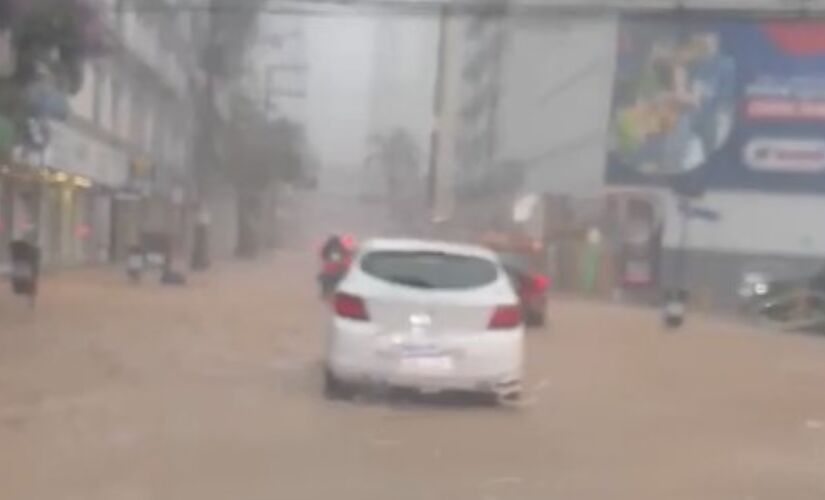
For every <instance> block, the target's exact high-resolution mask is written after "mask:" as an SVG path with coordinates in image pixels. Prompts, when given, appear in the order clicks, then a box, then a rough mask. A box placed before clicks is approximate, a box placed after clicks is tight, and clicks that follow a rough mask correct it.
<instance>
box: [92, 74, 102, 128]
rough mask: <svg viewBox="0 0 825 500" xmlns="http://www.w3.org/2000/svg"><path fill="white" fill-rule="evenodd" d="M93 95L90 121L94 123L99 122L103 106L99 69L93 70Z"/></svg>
mask: <svg viewBox="0 0 825 500" xmlns="http://www.w3.org/2000/svg"><path fill="white" fill-rule="evenodd" d="M92 80H93V82H92V85H93V87H94V88H93V90H92V92H93V95H92V121H94V122H95V124H100V113H101V108H102V107H103V103H102V102H101V101H102V100H103V74H102V73H101V72H100V70H98V69H95V70H94V78H93V79H92Z"/></svg>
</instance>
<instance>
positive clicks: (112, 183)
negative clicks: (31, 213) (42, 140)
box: [39, 123, 127, 266]
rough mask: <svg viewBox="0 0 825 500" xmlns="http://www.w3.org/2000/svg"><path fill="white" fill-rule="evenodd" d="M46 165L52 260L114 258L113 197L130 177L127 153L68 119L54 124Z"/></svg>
mask: <svg viewBox="0 0 825 500" xmlns="http://www.w3.org/2000/svg"><path fill="white" fill-rule="evenodd" d="M44 165H45V167H44V168H42V169H41V184H42V196H41V197H40V203H41V209H42V213H41V216H40V219H39V220H40V224H41V229H40V241H41V245H42V248H43V253H44V261H45V262H46V264H47V265H53V266H73V265H82V264H94V263H102V262H108V261H109V260H110V258H111V255H112V253H113V248H112V243H113V237H112V232H113V226H114V225H115V224H116V219H115V213H114V208H113V197H114V196H115V194H116V193H117V191H118V190H119V189H121V188H122V187H123V186H124V185H125V182H126V177H127V175H126V172H127V160H126V155H125V154H124V153H123V152H122V151H120V150H119V149H117V148H115V147H113V146H111V145H109V144H107V143H105V142H103V141H101V140H99V139H96V138H93V137H91V136H88V135H86V134H84V133H82V132H80V131H78V130H76V129H73V128H72V127H69V126H67V125H65V124H59V123H58V124H53V128H52V142H51V143H50V145H49V148H48V150H47V152H46V155H45V158H44Z"/></svg>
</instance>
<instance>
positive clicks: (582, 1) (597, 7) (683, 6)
mask: <svg viewBox="0 0 825 500" xmlns="http://www.w3.org/2000/svg"><path fill="white" fill-rule="evenodd" d="M230 2H231V3H230ZM102 8H107V9H115V10H119V11H129V12H160V13H167V12H198V11H203V12H211V13H232V12H243V11H250V10H252V11H255V12H258V13H260V14H267V15H298V16H340V17H351V16H364V15H369V16H381V15H389V16H398V15H400V16H407V15H410V16H438V15H440V13H441V11H442V10H444V9H448V10H449V12H450V14H451V15H500V14H506V15H508V16H514V17H521V16H528V17H534V16H554V17H588V16H603V15H616V14H621V13H634V14H644V13H648V14H678V15H688V14H689V15H691V16H695V17H702V16H714V17H757V18H758V17H806V16H812V17H821V16H825V0H775V3H774V4H772V5H766V4H765V2H764V1H763V0H762V1H760V0H753V1H751V2H747V1H745V2H743V1H742V0H739V1H736V0H727V1H725V0H717V2H714V3H710V2H708V1H707V0H624V1H606V0H601V1H588V0H545V1H541V0H533V1H518V0H495V1H483V0H271V1H269V2H266V3H265V4H264V5H258V4H257V2H255V1H254V0H253V1H243V0H226V1H225V2H220V1H218V2H216V3H215V4H212V3H211V2H210V1H209V0H190V1H188V2H180V3H176V4H168V3H167V4H160V3H147V2H141V3H140V4H136V3H130V4H128V5H121V6H106V7H102Z"/></svg>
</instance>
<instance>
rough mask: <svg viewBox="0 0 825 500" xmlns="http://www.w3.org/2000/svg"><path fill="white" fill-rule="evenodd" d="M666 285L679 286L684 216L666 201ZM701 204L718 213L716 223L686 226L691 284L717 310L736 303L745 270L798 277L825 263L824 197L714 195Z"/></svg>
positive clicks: (751, 194) (699, 223) (663, 278)
mask: <svg viewBox="0 0 825 500" xmlns="http://www.w3.org/2000/svg"><path fill="white" fill-rule="evenodd" d="M664 199H665V200H666V203H665V214H666V215H665V221H666V223H665V234H664V242H663V245H664V247H665V250H664V254H663V268H662V271H663V273H662V283H663V285H664V286H665V287H669V286H673V285H676V284H678V281H679V276H678V275H676V273H675V270H676V269H678V262H679V258H680V257H679V251H678V250H677V249H678V247H679V238H680V235H681V224H680V218H679V214H678V211H677V207H676V203H675V201H674V200H673V198H672V197H669V196H668V197H665V198H664ZM698 204H699V205H701V206H702V207H705V208H709V209H712V210H715V211H717V212H718V213H719V214H720V216H721V219H720V220H719V221H717V222H706V221H701V220H697V221H692V222H691V223H690V225H689V227H688V239H687V243H686V245H685V247H686V248H687V249H688V252H687V254H688V257H687V258H688V263H687V265H688V272H687V273H686V274H687V285H688V286H689V287H690V288H691V289H692V290H694V291H695V292H696V293H697V294H698V295H700V296H702V297H703V300H706V301H708V302H710V303H712V304H714V305H717V306H730V305H733V304H735V292H736V287H737V286H738V284H739V282H740V280H741V278H742V275H743V274H744V273H746V272H762V273H767V274H769V275H772V276H776V277H799V276H804V275H806V274H808V273H810V272H812V271H813V270H814V269H816V268H817V267H821V266H822V264H823V262H825V231H823V230H822V227H823V226H822V221H823V220H825V197H818V196H800V195H778V194H769V193H760V192H744V191H739V192H710V193H708V194H707V195H705V197H704V198H703V199H702V200H701V201H700V202H698Z"/></svg>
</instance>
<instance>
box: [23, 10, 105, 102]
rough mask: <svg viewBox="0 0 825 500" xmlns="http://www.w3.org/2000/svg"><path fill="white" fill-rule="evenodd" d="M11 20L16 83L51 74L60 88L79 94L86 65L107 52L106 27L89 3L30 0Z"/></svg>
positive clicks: (30, 81) (31, 80) (29, 81)
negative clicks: (93, 57) (88, 60)
mask: <svg viewBox="0 0 825 500" xmlns="http://www.w3.org/2000/svg"><path fill="white" fill-rule="evenodd" d="M16 14H17V15H16V18H14V19H12V23H11V29H12V40H13V43H14V48H15V51H16V53H17V68H16V71H15V74H14V81H15V83H16V84H17V85H19V86H25V85H28V84H30V83H32V82H33V81H35V80H37V79H38V78H40V76H41V75H42V74H43V73H47V74H49V75H51V77H52V78H53V79H54V81H55V83H56V85H57V87H58V88H59V89H61V90H63V91H65V92H68V93H71V94H73V93H76V92H77V91H79V90H80V87H81V86H82V84H83V63H84V62H85V61H86V59H87V58H88V57H90V56H94V55H97V54H100V53H101V52H102V51H103V50H104V41H103V28H102V24H101V21H100V18H99V16H98V12H97V10H96V9H95V8H94V7H93V6H92V3H91V2H90V1H89V0H28V2H26V4H25V6H23V7H20V8H19V9H18V12H17V13H16Z"/></svg>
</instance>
